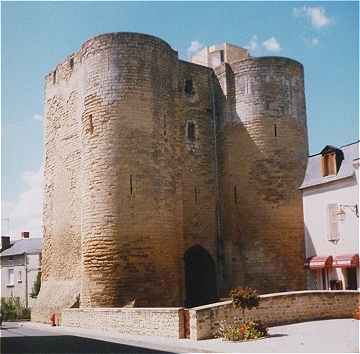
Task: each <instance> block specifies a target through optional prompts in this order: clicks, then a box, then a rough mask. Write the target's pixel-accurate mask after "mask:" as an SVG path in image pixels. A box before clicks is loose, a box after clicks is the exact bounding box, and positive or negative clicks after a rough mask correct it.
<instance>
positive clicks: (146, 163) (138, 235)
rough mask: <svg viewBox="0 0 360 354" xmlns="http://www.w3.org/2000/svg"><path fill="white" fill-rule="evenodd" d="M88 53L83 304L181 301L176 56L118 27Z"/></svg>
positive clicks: (84, 61) (155, 42)
mask: <svg viewBox="0 0 360 354" xmlns="http://www.w3.org/2000/svg"><path fill="white" fill-rule="evenodd" d="M80 54H81V57H82V63H81V65H82V66H83V98H84V100H83V102H84V107H83V114H82V123H81V124H82V128H81V144H82V167H81V168H82V187H81V200H82V206H81V207H82V219H81V220H82V221H81V235H82V246H81V249H82V276H81V296H80V299H81V300H80V301H81V302H80V304H81V306H85V307H88V306H91V307H94V306H123V305H126V304H127V303H130V302H132V301H133V300H135V299H136V305H137V306H149V305H151V306H158V305H160V304H161V305H162V306H166V305H167V306H171V305H177V304H178V303H179V302H180V301H181V294H180V289H179V284H180V283H181V278H180V276H181V269H182V268H181V267H182V264H181V247H180V246H179V245H178V242H180V241H179V240H181V239H182V236H180V235H179V233H181V225H179V223H178V222H177V220H179V217H178V216H177V205H178V204H179V203H178V194H177V192H176V183H177V180H176V176H177V174H178V173H179V171H178V169H179V167H178V166H177V165H176V161H177V155H176V149H175V145H174V143H173V142H174V141H176V139H175V138H174V134H175V133H174V131H176V129H173V126H174V124H175V122H174V120H172V119H171V118H172V117H173V116H174V109H175V108H174V95H175V92H176V89H175V88H176V70H177V53H176V52H175V51H174V50H172V49H171V47H170V46H169V45H168V44H167V43H165V42H164V41H162V40H160V39H158V38H156V37H152V36H148V35H142V34H136V33H114V34H106V35H100V36H98V37H95V38H93V39H90V40H89V41H87V42H86V43H85V44H84V45H83V46H82V48H81V50H80ZM164 120H166V122H167V128H166V129H167V139H166V140H164V139H163V134H164V133H163V125H164V124H163V121H164ZM164 235H167V237H164ZM149 299H151V304H150V303H149Z"/></svg>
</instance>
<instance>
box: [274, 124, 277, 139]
mask: <svg viewBox="0 0 360 354" xmlns="http://www.w3.org/2000/svg"><path fill="white" fill-rule="evenodd" d="M274 136H277V126H276V124H274Z"/></svg>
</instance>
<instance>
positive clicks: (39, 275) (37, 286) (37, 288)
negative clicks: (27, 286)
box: [31, 272, 41, 297]
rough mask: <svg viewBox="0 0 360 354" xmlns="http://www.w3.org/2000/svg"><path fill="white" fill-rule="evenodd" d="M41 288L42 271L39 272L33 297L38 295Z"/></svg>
mask: <svg viewBox="0 0 360 354" xmlns="http://www.w3.org/2000/svg"><path fill="white" fill-rule="evenodd" d="M40 288H41V272H38V273H37V276H36V280H35V282H34V285H33V288H32V291H31V297H37V296H38V294H39V291H40Z"/></svg>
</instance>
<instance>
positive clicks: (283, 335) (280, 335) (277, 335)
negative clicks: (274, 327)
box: [268, 333, 288, 338]
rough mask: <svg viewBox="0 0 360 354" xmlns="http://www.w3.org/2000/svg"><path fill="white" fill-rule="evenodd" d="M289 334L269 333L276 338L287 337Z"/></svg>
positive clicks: (270, 336)
mask: <svg viewBox="0 0 360 354" xmlns="http://www.w3.org/2000/svg"><path fill="white" fill-rule="evenodd" d="M287 336H288V335H287V334H282V333H276V334H269V335H268V337H269V338H276V337H287Z"/></svg>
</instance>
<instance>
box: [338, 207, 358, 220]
mask: <svg viewBox="0 0 360 354" xmlns="http://www.w3.org/2000/svg"><path fill="white" fill-rule="evenodd" d="M346 208H349V209H350V210H351V211H352V212H353V213H354V214H355V216H356V217H357V218H358V217H359V208H358V205H357V204H355V205H348V204H339V206H338V209H337V211H336V216H337V217H338V219H339V220H340V221H344V220H345V209H346Z"/></svg>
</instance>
